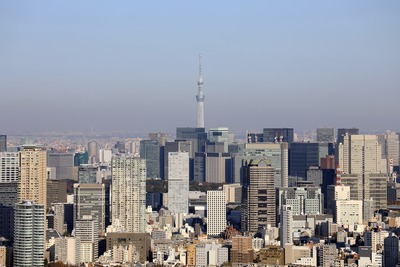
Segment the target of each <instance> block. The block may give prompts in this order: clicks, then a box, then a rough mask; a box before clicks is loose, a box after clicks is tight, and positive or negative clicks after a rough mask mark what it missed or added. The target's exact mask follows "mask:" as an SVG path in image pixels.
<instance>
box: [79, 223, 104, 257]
mask: <svg viewBox="0 0 400 267" xmlns="http://www.w3.org/2000/svg"><path fill="white" fill-rule="evenodd" d="M98 228H99V225H98V223H97V220H96V219H93V218H92V217H91V216H84V217H83V218H82V219H80V220H77V221H76V223H75V237H76V238H77V239H79V240H80V246H79V248H80V251H79V252H78V253H79V254H80V255H79V258H80V260H81V262H94V261H95V260H96V259H97V258H98V251H99V249H98V248H99V245H98V232H99V229H98Z"/></svg>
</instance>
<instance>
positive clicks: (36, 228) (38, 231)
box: [14, 200, 45, 266]
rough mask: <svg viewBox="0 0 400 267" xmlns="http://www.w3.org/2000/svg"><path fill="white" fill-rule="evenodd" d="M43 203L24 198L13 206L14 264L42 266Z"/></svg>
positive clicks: (43, 236) (43, 238) (43, 235)
mask: <svg viewBox="0 0 400 267" xmlns="http://www.w3.org/2000/svg"><path fill="white" fill-rule="evenodd" d="M44 214H45V213H44V205H42V204H34V203H33V202H32V201H30V200H24V201H22V202H21V203H20V204H17V205H16V206H15V225H14V266H43V262H44V250H45V246H44V240H45V227H44V222H45V215H44Z"/></svg>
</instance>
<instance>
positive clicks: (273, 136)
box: [263, 128, 294, 146]
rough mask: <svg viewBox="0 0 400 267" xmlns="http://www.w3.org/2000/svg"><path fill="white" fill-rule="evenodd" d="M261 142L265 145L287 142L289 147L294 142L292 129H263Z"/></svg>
mask: <svg viewBox="0 0 400 267" xmlns="http://www.w3.org/2000/svg"><path fill="white" fill-rule="evenodd" d="M263 140H264V142H267V143H274V142H287V143H289V146H290V143H293V141H294V133H293V128H264V129H263Z"/></svg>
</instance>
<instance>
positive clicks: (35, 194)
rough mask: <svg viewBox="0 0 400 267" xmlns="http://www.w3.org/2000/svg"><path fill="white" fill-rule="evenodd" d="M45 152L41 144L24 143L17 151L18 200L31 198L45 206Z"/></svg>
mask: <svg viewBox="0 0 400 267" xmlns="http://www.w3.org/2000/svg"><path fill="white" fill-rule="evenodd" d="M46 159H47V153H46V149H45V148H44V147H42V146H36V145H25V146H22V148H21V151H20V152H19V168H20V181H19V188H18V191H19V202H22V201H24V200H27V199H29V200H31V201H33V202H34V203H35V204H42V205H44V207H46V202H47V201H46V187H47V184H46V179H47V167H46V163H47V160H46Z"/></svg>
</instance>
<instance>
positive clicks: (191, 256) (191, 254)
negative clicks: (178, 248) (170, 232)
mask: <svg viewBox="0 0 400 267" xmlns="http://www.w3.org/2000/svg"><path fill="white" fill-rule="evenodd" d="M186 251H187V253H186V255H187V256H186V263H187V266H189V267H190V266H192V267H194V266H196V244H191V245H189V246H188V247H187V249H186Z"/></svg>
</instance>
